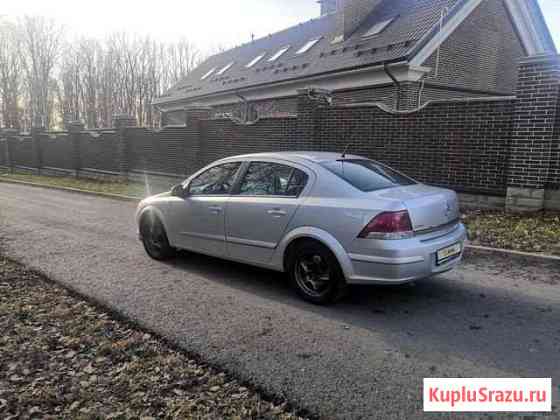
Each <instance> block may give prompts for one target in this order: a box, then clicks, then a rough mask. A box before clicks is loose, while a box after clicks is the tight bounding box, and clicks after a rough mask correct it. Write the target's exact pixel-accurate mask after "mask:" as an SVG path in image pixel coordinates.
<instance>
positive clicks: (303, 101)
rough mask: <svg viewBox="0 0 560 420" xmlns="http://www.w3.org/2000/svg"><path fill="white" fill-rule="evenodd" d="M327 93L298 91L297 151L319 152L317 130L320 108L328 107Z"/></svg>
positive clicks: (317, 90)
mask: <svg viewBox="0 0 560 420" xmlns="http://www.w3.org/2000/svg"><path fill="white" fill-rule="evenodd" d="M329 95H330V92H329V91H326V90H323V89H313V88H307V89H300V90H298V97H297V135H296V139H295V141H296V144H295V145H294V146H296V148H297V149H302V150H303V149H307V150H315V151H319V150H321V148H322V146H321V141H320V138H319V136H318V135H317V134H318V133H317V131H318V130H317V129H318V126H319V123H320V118H321V108H322V107H325V106H328V101H327V97H328V96H329Z"/></svg>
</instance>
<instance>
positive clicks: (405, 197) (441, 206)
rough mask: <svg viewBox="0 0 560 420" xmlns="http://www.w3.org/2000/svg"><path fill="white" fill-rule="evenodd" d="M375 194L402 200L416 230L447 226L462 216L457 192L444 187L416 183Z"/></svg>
mask: <svg viewBox="0 0 560 420" xmlns="http://www.w3.org/2000/svg"><path fill="white" fill-rule="evenodd" d="M373 194H375V196H376V197H378V198H380V199H386V200H399V201H401V202H402V203H403V204H404V206H405V207H406V209H407V210H408V212H409V214H410V219H411V221H412V227H413V229H414V231H415V232H418V231H429V230H432V229H434V228H437V227H440V226H445V225H448V224H450V223H452V222H454V221H456V220H459V219H460V217H461V215H460V210H459V201H458V199H457V194H456V193H455V192H454V191H451V190H447V189H444V188H437V187H430V186H428V185H423V184H416V185H409V186H405V187H398V188H391V189H387V190H381V191H376V192H375V193H373Z"/></svg>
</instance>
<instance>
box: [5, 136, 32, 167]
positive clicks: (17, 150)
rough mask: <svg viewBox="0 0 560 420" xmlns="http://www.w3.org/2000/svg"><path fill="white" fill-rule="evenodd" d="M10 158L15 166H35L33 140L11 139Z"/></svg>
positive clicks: (24, 137) (27, 137)
mask: <svg viewBox="0 0 560 420" xmlns="http://www.w3.org/2000/svg"><path fill="white" fill-rule="evenodd" d="M8 141H9V143H10V144H9V147H10V158H11V162H12V164H13V165H14V166H26V167H32V166H33V139H32V138H31V137H30V136H18V137H9V138H8Z"/></svg>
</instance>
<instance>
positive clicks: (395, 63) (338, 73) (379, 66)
mask: <svg viewBox="0 0 560 420" xmlns="http://www.w3.org/2000/svg"><path fill="white" fill-rule="evenodd" d="M409 64H410V63H408V61H406V60H402V59H396V60H394V61H386V62H384V63H383V64H376V65H371V64H368V65H363V66H357V67H354V68H352V69H348V70H345V71H342V72H341V71H337V70H333V71H329V72H324V73H319V74H315V75H313V76H307V77H306V76H302V77H294V78H292V79H287V80H282V81H279V82H273V83H261V84H259V85H252V86H247V87H246V88H237V89H230V90H225V91H219V92H214V93H208V94H206V95H200V96H192V97H181V98H176V99H173V100H169V101H165V98H162V100H160V101H157V99H156V101H157V102H156V101H154V102H152V104H153V105H155V106H158V105H159V106H162V105H163V106H166V105H171V104H174V103H180V102H185V101H189V102H192V101H197V100H204V99H209V98H213V97H217V96H223V95H227V94H233V95H235V96H238V93H240V92H243V93H245V92H251V91H254V90H260V89H262V88H263V87H277V86H285V85H291V84H293V83H294V82H297V81H306V82H307V81H308V82H313V81H317V80H322V79H327V78H330V77H331V76H332V75H333V74H334V75H336V76H345V75H353V74H359V73H363V72H368V71H378V70H383V69H384V67H385V66H387V67H389V66H390V67H391V68H393V67H400V66H409Z"/></svg>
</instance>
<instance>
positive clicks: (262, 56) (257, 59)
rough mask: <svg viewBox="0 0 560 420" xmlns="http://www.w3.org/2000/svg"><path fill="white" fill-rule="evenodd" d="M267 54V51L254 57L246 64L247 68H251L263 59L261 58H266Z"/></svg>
mask: <svg viewBox="0 0 560 420" xmlns="http://www.w3.org/2000/svg"><path fill="white" fill-rule="evenodd" d="M265 55H266V53H262V54H261V55H258V56H256V57H255V58H253V59H252V60H251V61H250V62H249V64H247V65H246V66H245V68H248V69H250V68H251V67H253V66H254V65H255V64H257V63H258V62H259V61H261V60H262V59H263V58H264V56H265Z"/></svg>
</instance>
